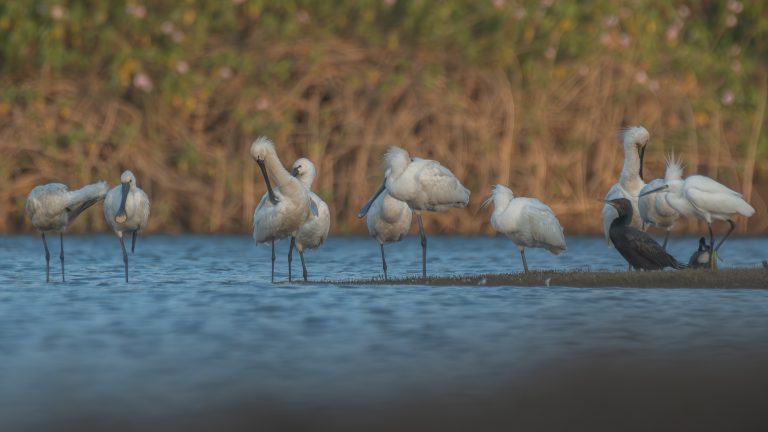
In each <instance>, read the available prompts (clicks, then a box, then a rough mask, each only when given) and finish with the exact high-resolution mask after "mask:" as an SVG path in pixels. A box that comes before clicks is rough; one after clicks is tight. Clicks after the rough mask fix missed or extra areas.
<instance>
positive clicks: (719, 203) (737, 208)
mask: <svg viewBox="0 0 768 432" xmlns="http://www.w3.org/2000/svg"><path fill="white" fill-rule="evenodd" d="M682 194H683V196H684V197H685V199H687V200H688V202H689V203H690V204H691V206H692V207H693V209H694V211H695V212H696V215H697V217H699V218H700V219H703V220H705V221H707V222H708V223H712V221H714V220H723V221H724V220H728V219H730V218H731V216H732V215H734V214H736V213H738V214H740V215H742V216H746V217H750V216H752V215H753V214H755V209H754V208H752V206H751V205H749V204H748V203H747V202H746V201H744V199H743V198H742V195H741V194H740V193H738V192H736V191H734V190H732V189H730V188H728V187H726V186H725V185H723V184H721V183H718V182H717V181H715V180H712V179H711V178H709V177H706V176H702V175H693V176H690V177H688V178H686V179H685V181H684V182H683V185H682Z"/></svg>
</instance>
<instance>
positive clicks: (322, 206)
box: [288, 158, 331, 282]
mask: <svg viewBox="0 0 768 432" xmlns="http://www.w3.org/2000/svg"><path fill="white" fill-rule="evenodd" d="M291 175H292V176H294V177H296V178H297V179H299V180H301V182H302V183H304V186H305V187H306V188H307V190H308V191H309V199H310V200H312V204H310V205H314V207H315V208H316V209H317V214H315V213H313V212H311V211H310V213H309V217H308V218H307V220H306V222H304V224H303V225H301V227H300V228H299V231H298V232H297V233H296V236H295V237H291V246H290V249H289V250H288V280H289V281H290V280H291V263H292V261H293V248H294V246H295V247H296V249H297V250H298V251H299V257H300V258H301V269H302V273H303V276H304V281H305V282H306V280H307V266H306V265H305V264H304V249H317V248H319V247H320V246H321V245H322V244H323V243H324V242H325V239H326V238H327V237H328V230H329V229H330V227H331V212H330V211H329V210H328V204H326V203H325V201H323V200H322V199H321V198H320V197H319V196H317V194H316V193H314V192H312V183H313V182H314V181H315V177H317V169H316V168H315V164H313V163H312V161H310V160H309V159H307V158H300V159H297V160H296V162H294V163H293V166H292V167H291Z"/></svg>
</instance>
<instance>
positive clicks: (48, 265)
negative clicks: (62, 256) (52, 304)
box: [43, 233, 51, 283]
mask: <svg viewBox="0 0 768 432" xmlns="http://www.w3.org/2000/svg"><path fill="white" fill-rule="evenodd" d="M43 247H45V282H46V283H48V282H50V272H51V253H50V252H49V251H48V242H47V241H45V233H43Z"/></svg>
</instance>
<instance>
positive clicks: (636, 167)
mask: <svg viewBox="0 0 768 432" xmlns="http://www.w3.org/2000/svg"><path fill="white" fill-rule="evenodd" d="M621 138H622V144H623V146H624V166H623V167H622V169H621V176H620V177H619V182H618V183H615V184H614V185H613V186H611V188H610V189H609V190H608V193H607V194H606V195H605V201H610V200H613V199H617V198H626V199H628V200H629V201H630V202H631V203H632V209H633V214H632V222H631V224H630V226H633V227H635V228H638V229H640V228H642V225H643V223H642V219H641V218H640V212H639V209H638V202H637V196H638V195H639V194H640V190H641V189H642V188H643V186H645V182H644V181H643V179H642V178H640V162H641V161H640V153H639V152H640V149H642V148H644V147H645V146H646V145H647V144H648V140H649V139H650V134H649V133H648V131H647V130H646V129H645V128H644V127H642V126H633V127H629V128H627V129H625V130H624V131H623V132H622V135H621ZM602 216H603V232H604V233H605V240H606V241H607V242H608V244H609V245H611V239H610V237H609V236H608V231H609V230H610V229H611V222H613V220H614V219H616V218H617V217H618V216H619V214H618V213H617V212H616V209H615V208H613V207H612V206H610V205H608V204H605V205H604V206H603V211H602Z"/></svg>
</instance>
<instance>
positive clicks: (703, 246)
mask: <svg viewBox="0 0 768 432" xmlns="http://www.w3.org/2000/svg"><path fill="white" fill-rule="evenodd" d="M711 253H712V246H711V245H708V244H707V239H705V238H704V237H702V238H700V239H699V250H697V251H696V252H694V253H693V255H691V259H690V260H689V261H688V267H690V268H710V264H709V254H711ZM715 262H717V260H715Z"/></svg>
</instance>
